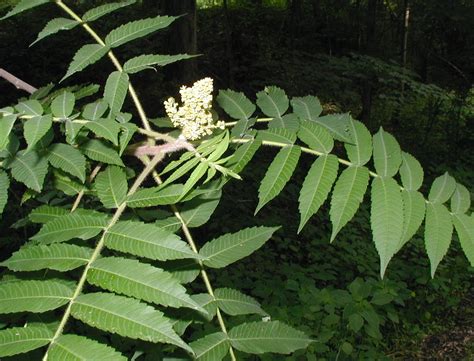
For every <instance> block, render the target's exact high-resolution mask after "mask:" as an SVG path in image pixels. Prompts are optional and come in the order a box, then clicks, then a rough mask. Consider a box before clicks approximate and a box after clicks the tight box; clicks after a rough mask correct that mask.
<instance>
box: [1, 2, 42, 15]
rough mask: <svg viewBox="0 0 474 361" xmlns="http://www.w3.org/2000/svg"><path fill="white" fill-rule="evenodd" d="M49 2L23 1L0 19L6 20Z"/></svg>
mask: <svg viewBox="0 0 474 361" xmlns="http://www.w3.org/2000/svg"><path fill="white" fill-rule="evenodd" d="M48 2H49V0H21V1H20V2H19V3H18V4H16V6H15V7H14V8H13V9H12V10H10V11H9V12H8V13H7V14H6V15H5V16H3V17H2V18H0V20H4V19H6V18H9V17H11V16H14V15H16V14H19V13H22V12H23V11H25V10H29V9H32V8H34V7H36V6H39V5H43V4H46V3H48Z"/></svg>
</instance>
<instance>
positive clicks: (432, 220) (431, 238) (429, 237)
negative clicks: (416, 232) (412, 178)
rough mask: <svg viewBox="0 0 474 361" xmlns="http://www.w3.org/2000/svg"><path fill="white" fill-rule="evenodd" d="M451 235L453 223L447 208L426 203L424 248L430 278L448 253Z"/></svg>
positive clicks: (437, 204)
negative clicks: (429, 267) (428, 261)
mask: <svg viewBox="0 0 474 361" xmlns="http://www.w3.org/2000/svg"><path fill="white" fill-rule="evenodd" d="M452 233H453V222H452V220H451V215H450V214H449V211H448V210H447V208H446V207H445V206H444V205H442V204H439V203H431V202H428V204H427V206H426V219H425V247H426V252H427V253H428V258H429V259H430V265H431V277H434V274H435V272H436V268H438V265H439V263H440V262H441V260H442V259H443V257H444V255H445V254H446V252H447V251H448V248H449V244H450V243H451V237H452Z"/></svg>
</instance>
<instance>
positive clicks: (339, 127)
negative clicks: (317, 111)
mask: <svg viewBox="0 0 474 361" xmlns="http://www.w3.org/2000/svg"><path fill="white" fill-rule="evenodd" d="M351 119H352V118H351V116H350V114H349V113H345V114H329V115H325V116H324V117H319V118H314V119H310V120H311V121H314V122H316V123H318V124H319V125H321V126H323V127H324V128H326V130H328V131H329V133H330V134H331V135H332V136H333V138H334V139H337V140H340V141H341V142H345V143H352V142H353V141H352V135H351V132H350V128H349V124H350V121H351Z"/></svg>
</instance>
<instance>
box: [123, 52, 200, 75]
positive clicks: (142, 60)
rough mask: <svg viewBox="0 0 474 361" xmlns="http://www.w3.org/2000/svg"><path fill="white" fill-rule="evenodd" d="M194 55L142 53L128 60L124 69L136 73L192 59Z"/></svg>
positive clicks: (129, 72)
mask: <svg viewBox="0 0 474 361" xmlns="http://www.w3.org/2000/svg"><path fill="white" fill-rule="evenodd" d="M193 57H194V55H188V54H176V55H158V54H156V55H155V54H149V55H140V56H137V57H135V58H132V59H130V60H128V61H127V62H126V63H125V64H124V66H123V71H125V72H126V73H128V74H134V73H138V72H139V71H142V70H145V69H154V66H165V65H168V64H172V63H175V62H177V61H180V60H186V59H191V58H193Z"/></svg>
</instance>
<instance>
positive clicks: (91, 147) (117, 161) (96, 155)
mask: <svg viewBox="0 0 474 361" xmlns="http://www.w3.org/2000/svg"><path fill="white" fill-rule="evenodd" d="M81 149H82V152H83V153H84V154H85V155H86V156H87V157H89V158H90V159H92V160H96V161H97V162H102V163H107V164H114V165H118V166H121V167H123V166H124V164H123V162H122V159H121V158H120V157H119V155H118V154H117V151H115V149H114V148H112V147H111V146H109V145H107V144H105V143H103V142H101V141H100V140H97V139H90V140H88V141H87V142H85V143H84V144H82V147H81Z"/></svg>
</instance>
